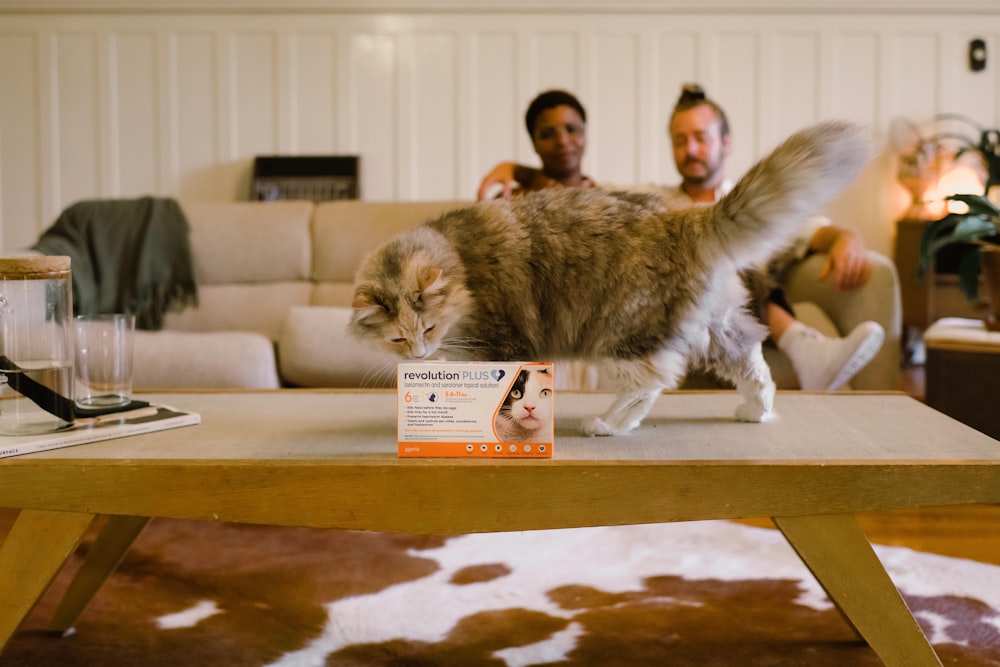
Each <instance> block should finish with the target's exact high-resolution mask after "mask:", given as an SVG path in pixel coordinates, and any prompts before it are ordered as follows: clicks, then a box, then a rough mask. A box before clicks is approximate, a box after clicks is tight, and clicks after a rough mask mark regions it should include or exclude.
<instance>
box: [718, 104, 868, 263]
mask: <svg viewBox="0 0 1000 667" xmlns="http://www.w3.org/2000/svg"><path fill="white" fill-rule="evenodd" d="M870 159H871V143H870V140H869V138H868V134H867V132H865V131H864V130H862V128H861V127H860V126H858V125H855V124H853V123H849V122H844V121H828V122H824V123H820V124H818V125H814V126H812V127H810V128H807V129H805V130H802V131H800V132H797V133H796V134H793V135H792V136H791V137H789V138H788V139H786V140H785V141H784V142H783V143H782V144H781V145H780V146H778V147H777V148H776V149H775V150H774V151H773V152H772V153H771V154H770V155H768V156H767V157H765V158H764V159H762V160H761V161H760V162H758V163H757V164H756V165H754V167H753V168H752V169H750V171H749V172H747V174H746V176H744V177H743V178H742V179H740V181H739V182H738V183H737V184H736V186H735V187H734V188H733V189H732V191H731V192H729V194H727V195H726V196H725V197H723V198H722V199H721V200H720V201H719V203H718V204H716V205H715V206H714V207H713V208H712V216H711V218H712V222H711V223H709V224H710V226H711V227H712V228H714V231H715V232H716V235H717V238H718V240H719V241H720V242H721V243H720V245H718V246H716V247H719V248H723V249H724V251H725V252H726V253H727V254H728V255H729V256H730V257H732V258H733V260H734V261H735V262H736V263H737V264H738V265H739V266H749V265H750V264H759V263H763V262H766V261H767V260H768V259H770V258H771V257H773V256H774V255H775V254H776V253H777V252H778V251H780V250H783V249H784V248H786V247H787V246H788V245H789V243H790V242H791V241H792V240H793V239H794V238H795V237H796V236H797V235H798V234H799V233H801V230H802V229H804V227H805V225H806V224H807V222H808V220H809V218H811V217H812V216H815V215H817V214H818V213H819V211H820V208H821V207H822V206H824V205H825V204H827V203H829V202H830V201H831V200H833V198H834V197H836V196H837V195H838V194H839V193H840V191H841V190H843V189H844V188H845V187H846V186H847V185H848V184H850V183H851V182H852V181H853V180H854V179H855V178H857V176H858V174H860V173H861V170H862V169H863V168H864V166H865V165H866V164H867V163H868V161H869V160H870Z"/></svg>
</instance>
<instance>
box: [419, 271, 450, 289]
mask: <svg viewBox="0 0 1000 667" xmlns="http://www.w3.org/2000/svg"><path fill="white" fill-rule="evenodd" d="M443 274H444V271H442V270H441V269H440V268H438V267H436V266H424V267H421V269H420V270H419V271H418V272H417V284H418V285H419V286H420V293H421V294H435V293H436V292H440V291H441V290H442V289H443V288H444V286H445V285H447V284H448V281H447V280H445V279H444V278H443V277H442V275H443Z"/></svg>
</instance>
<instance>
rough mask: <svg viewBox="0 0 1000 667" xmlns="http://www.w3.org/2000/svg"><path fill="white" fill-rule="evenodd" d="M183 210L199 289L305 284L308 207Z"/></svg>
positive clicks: (234, 205)
mask: <svg viewBox="0 0 1000 667" xmlns="http://www.w3.org/2000/svg"><path fill="white" fill-rule="evenodd" d="M182 208H183V209H184V213H185V215H186V216H187V218H188V223H189V225H190V227H191V253H192V255H193V256H194V264H195V274H196V278H197V280H198V286H199V288H200V287H201V286H202V285H211V284H215V283H269V282H277V281H291V280H308V279H309V277H310V273H311V261H312V242H311V237H310V229H309V223H310V219H311V217H312V214H313V211H314V209H315V205H314V204H313V203H312V202H306V201H276V202H182Z"/></svg>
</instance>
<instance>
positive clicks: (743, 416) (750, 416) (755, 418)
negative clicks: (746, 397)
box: [736, 403, 775, 424]
mask: <svg viewBox="0 0 1000 667" xmlns="http://www.w3.org/2000/svg"><path fill="white" fill-rule="evenodd" d="M774 417H775V414H774V411H773V410H768V409H767V408H765V407H764V406H762V405H760V404H759V403H744V404H743V405H741V406H739V407H738V408H736V418H737V419H738V420H740V421H741V422H753V423H757V424H762V423H764V422H768V421H771V420H772V419H774Z"/></svg>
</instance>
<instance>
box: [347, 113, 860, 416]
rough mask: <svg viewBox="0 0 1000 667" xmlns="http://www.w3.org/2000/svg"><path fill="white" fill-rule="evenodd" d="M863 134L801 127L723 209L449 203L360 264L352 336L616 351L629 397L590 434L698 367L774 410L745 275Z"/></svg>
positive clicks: (811, 210) (531, 351)
mask: <svg viewBox="0 0 1000 667" xmlns="http://www.w3.org/2000/svg"><path fill="white" fill-rule="evenodd" d="M869 150H870V147H869V143H868V140H867V137H866V134H865V133H864V132H863V131H862V130H861V128H859V127H858V126H856V125H853V124H850V123H846V122H838V121H831V122H825V123H821V124H819V125H816V126H813V127H811V128H808V129H806V130H803V131H801V132H798V133H796V134H794V135H792V136H791V137H789V138H788V139H787V140H786V141H784V142H783V143H782V144H781V145H780V146H779V147H778V148H777V149H775V150H774V151H773V152H772V153H771V154H770V155H768V156H767V157H765V158H764V159H763V160H761V161H760V162H759V163H758V164H756V165H755V166H754V167H753V168H752V169H751V170H750V171H749V172H748V173H747V174H746V176H744V177H743V178H742V179H741V180H740V181H739V182H738V183H737V184H736V186H735V187H734V188H733V190H732V191H731V192H730V193H729V194H727V195H726V196H725V197H723V198H722V199H721V200H720V201H719V202H718V203H717V204H715V205H713V206H705V207H693V208H690V209H685V210H680V211H666V210H664V208H663V207H662V205H661V204H660V202H659V200H658V199H656V198H655V197H649V196H641V195H635V194H627V193H622V192H602V191H599V190H582V189H575V188H558V189H551V190H543V191H540V192H537V193H532V194H530V195H528V196H526V197H522V198H515V199H511V200H497V201H492V202H487V203H482V204H478V205H475V206H471V207H468V208H464V209H460V210H455V211H451V212H449V213H446V214H444V215H443V216H441V217H438V218H436V219H434V220H430V221H428V222H425V223H423V224H422V225H419V226H418V227H416V228H414V229H412V230H410V231H407V232H404V233H403V234H401V235H399V236H398V237H396V238H395V239H392V240H390V241H389V242H387V243H386V244H384V245H383V246H382V247H380V248H378V249H376V250H375V251H374V252H373V253H371V254H370V255H369V256H368V257H367V258H366V259H365V260H364V261H363V262H362V265H361V267H360V268H359V270H358V273H357V276H356V281H355V288H354V303H353V306H354V312H353V314H352V317H351V320H350V322H349V324H348V329H349V331H350V332H351V333H352V334H353V335H354V336H355V337H357V338H358V339H360V340H363V341H368V342H370V343H373V344H375V345H376V346H378V347H380V348H382V349H385V350H389V351H391V352H395V353H396V354H398V355H399V356H401V357H403V358H407V359H448V360H483V361H485V360H493V361H513V360H545V361H550V360H560V359H582V360H590V361H605V362H610V363H611V364H612V365H613V367H614V369H615V370H616V371H617V374H618V377H619V378H620V380H621V389H620V392H619V394H618V396H617V398H616V400H615V401H614V403H613V404H612V405H611V407H610V408H608V410H607V411H606V412H605V413H604V414H603V415H601V416H599V417H593V418H589V419H587V420H585V421H584V423H583V425H582V428H583V431H584V432H585V433H588V434H591V435H612V434H620V433H625V432H628V431H630V430H632V429H634V428H635V427H636V426H638V425H639V423H640V422H641V421H642V419H643V417H645V416H646V414H647V413H648V411H649V409H650V407H651V406H652V404H653V402H654V401H655V400H656V397H657V396H658V395H659V394H660V392H661V391H662V390H664V389H673V388H676V387H677V385H678V384H679V382H680V381H681V380H682V379H683V377H684V375H685V374H686V373H687V371H688V369H689V367H692V366H701V367H706V368H708V369H710V370H714V372H715V373H716V374H718V375H719V376H720V377H722V378H724V379H728V380H730V381H732V382H733V383H734V385H735V386H736V388H737V390H738V391H739V392H740V393H741V395H742V397H743V399H744V403H742V404H741V405H740V407H739V408H738V409H737V411H736V417H737V418H738V419H740V420H743V421H758V422H759V421H764V420H766V419H768V418H769V417H770V416H771V415H772V411H773V402H774V383H773V382H772V380H771V374H770V370H769V369H768V367H767V365H766V364H765V362H764V359H763V354H762V351H761V342H762V341H763V340H764V338H765V337H766V335H767V332H766V329H765V327H764V326H763V325H761V324H760V323H759V322H758V321H757V320H756V319H755V318H753V317H752V316H751V315H750V314H749V313H748V311H747V309H746V304H747V300H748V295H747V292H746V289H745V288H744V286H743V284H742V282H741V280H740V278H739V275H738V272H739V271H740V270H741V269H744V268H747V267H750V266H753V265H758V264H760V263H762V262H765V261H766V260H767V259H768V258H770V257H771V256H772V255H773V254H774V253H775V252H777V251H778V250H781V249H782V248H784V247H786V246H787V245H788V243H789V242H790V240H791V239H793V238H794V237H795V236H796V235H797V234H798V233H799V232H800V231H801V229H802V227H803V225H804V224H805V221H806V220H807V218H808V217H809V216H811V215H814V214H815V213H816V212H817V211H818V209H819V208H820V207H821V206H822V205H823V204H825V203H827V202H828V201H829V200H831V199H832V198H833V197H834V196H836V195H837V194H838V192H839V191H840V190H841V189H843V188H844V187H845V186H846V185H848V184H849V183H850V182H851V181H853V180H854V179H855V178H856V177H857V175H858V173H859V172H860V171H861V169H862V168H863V166H864V165H865V164H866V163H867V161H868V159H869Z"/></svg>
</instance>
